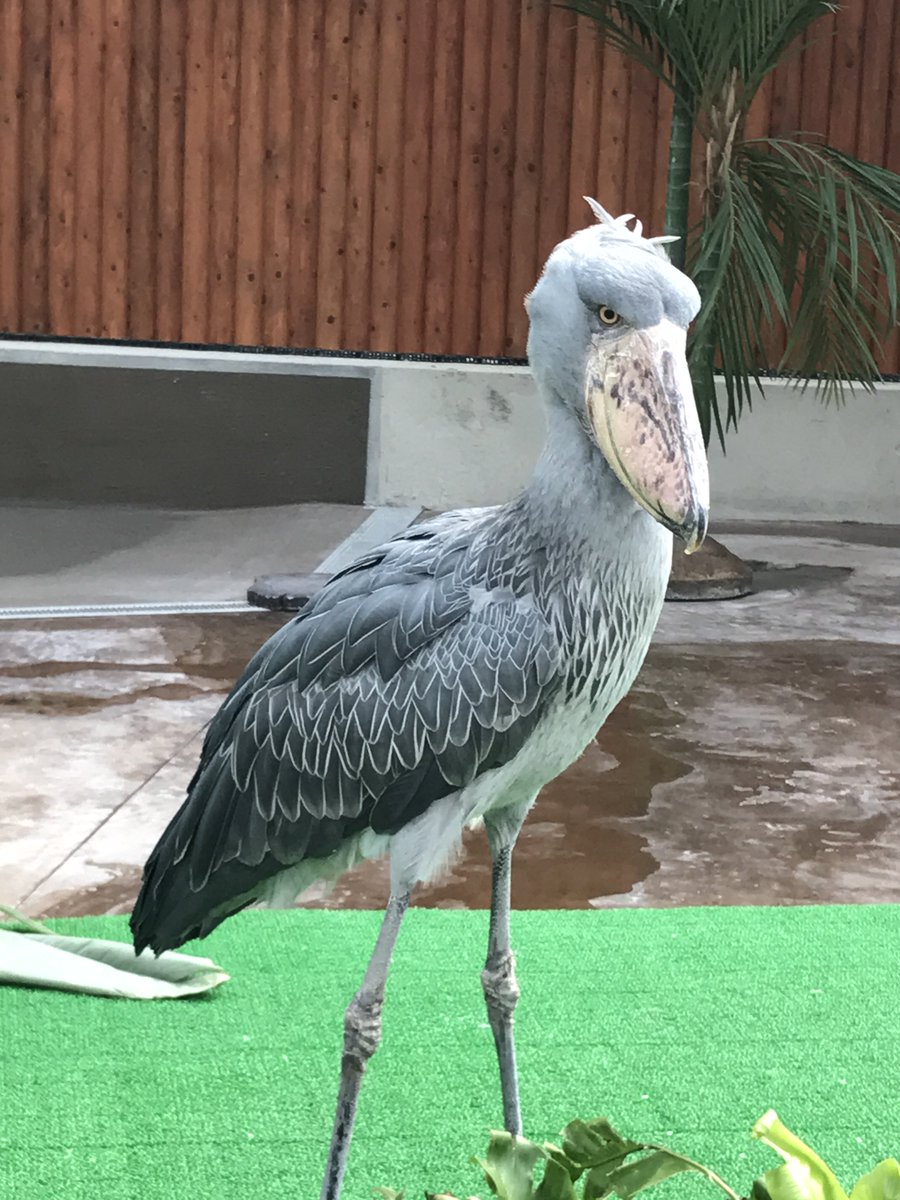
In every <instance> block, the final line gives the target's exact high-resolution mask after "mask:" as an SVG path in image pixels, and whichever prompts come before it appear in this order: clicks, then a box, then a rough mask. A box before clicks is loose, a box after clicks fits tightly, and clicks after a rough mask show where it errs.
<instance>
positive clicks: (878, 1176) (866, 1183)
mask: <svg viewBox="0 0 900 1200" xmlns="http://www.w3.org/2000/svg"><path fill="white" fill-rule="evenodd" d="M850 1200H900V1163H898V1162H897V1160H896V1158H886V1159H885V1160H884V1162H880V1163H879V1164H878V1166H877V1167H876V1168H875V1170H874V1171H870V1172H869V1173H868V1175H863V1177H862V1178H861V1179H858V1180H857V1181H856V1184H855V1185H854V1188H853V1191H852V1192H851V1193H850Z"/></svg>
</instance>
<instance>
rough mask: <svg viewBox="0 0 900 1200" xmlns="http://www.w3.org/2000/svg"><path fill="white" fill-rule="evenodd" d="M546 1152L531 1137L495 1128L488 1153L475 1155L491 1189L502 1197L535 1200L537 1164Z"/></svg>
mask: <svg viewBox="0 0 900 1200" xmlns="http://www.w3.org/2000/svg"><path fill="white" fill-rule="evenodd" d="M543 1157H544V1151H543V1150H542V1149H541V1147H540V1146H538V1145H537V1144H536V1143H535V1142H530V1141H528V1139H527V1138H523V1137H516V1135H515V1134H513V1133H505V1132H502V1131H501V1130H497V1129H493V1130H491V1140H490V1142H489V1144H488V1149H487V1154H486V1156H485V1157H484V1158H483V1159H481V1158H474V1159H473V1160H472V1161H473V1162H477V1163H478V1165H479V1166H480V1167H481V1169H482V1171H484V1177H485V1179H486V1180H487V1182H488V1184H489V1185H490V1188H491V1191H492V1192H493V1193H494V1195H495V1196H499V1197H501V1200H533V1197H534V1167H535V1164H536V1163H537V1162H538V1161H539V1160H540V1159H541V1158H543Z"/></svg>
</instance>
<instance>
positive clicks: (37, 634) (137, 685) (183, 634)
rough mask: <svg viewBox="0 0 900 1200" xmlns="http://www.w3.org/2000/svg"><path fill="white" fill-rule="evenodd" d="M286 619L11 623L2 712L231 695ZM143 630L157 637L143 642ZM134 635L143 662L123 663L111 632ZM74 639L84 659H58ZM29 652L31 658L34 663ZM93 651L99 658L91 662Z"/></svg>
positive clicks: (1, 672) (75, 710)
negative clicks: (60, 647)
mask: <svg viewBox="0 0 900 1200" xmlns="http://www.w3.org/2000/svg"><path fill="white" fill-rule="evenodd" d="M284 620H285V617H284V616H283V615H281V614H275V615H273V614H270V613H262V612H261V613H259V614H256V613H250V614H246V615H244V614H242V615H241V617H240V618H235V617H234V616H233V615H229V614H216V613H201V614H196V615H172V616H158V617H153V618H152V619H150V620H149V621H148V620H147V619H146V618H134V617H112V618H110V617H98V618H78V619H76V618H66V619H64V620H59V621H53V622H52V623H51V622H40V623H39V622H24V621H22V622H19V621H10V622H8V623H6V624H5V625H4V626H3V627H2V628H0V648H7V649H12V650H14V651H15V653H14V654H10V655H9V657H10V658H14V659H16V660H18V661H8V662H6V663H5V665H4V666H3V667H2V668H0V676H2V678H0V711H2V710H3V709H6V710H14V711H18V712H27V713H34V714H46V715H48V716H52V715H60V716H63V715H74V714H82V713H89V712H94V711H97V710H99V709H102V708H107V707H108V706H109V705H112V704H129V703H132V702H134V701H136V700H139V699H144V698H149V697H155V698H157V699H161V700H187V699H190V698H192V697H193V696H196V695H198V694H201V693H205V692H211V691H212V692H215V691H222V692H225V691H227V690H228V689H229V688H230V687H231V685H232V683H233V682H234V680H235V679H236V678H237V676H238V675H239V674H240V673H241V671H242V670H243V669H244V666H245V665H246V663H247V661H248V659H249V658H250V657H251V656H252V654H253V653H254V651H255V650H256V649H257V648H258V647H259V646H260V645H261V644H262V643H263V642H264V641H265V640H266V638H268V637H270V636H271V635H272V634H273V633H274V632H275V631H276V629H278V628H279V627H280V626H281V625H282V624H283V623H284ZM142 626H143V627H144V628H145V629H147V630H149V631H150V632H151V635H152V636H151V637H149V638H145V639H141V638H140V633H141V631H142ZM111 630H112V631H118V630H128V631H130V632H131V633H133V634H134V636H135V640H136V641H143V642H144V643H146V644H144V645H143V646H142V651H141V653H140V654H139V655H136V660H137V661H125V662H123V661H121V655H122V650H121V645H120V643H119V642H117V641H115V640H112V644H111V639H110V631H111ZM71 632H74V633H75V634H76V636H77V639H78V643H79V654H80V657H78V658H75V657H73V658H65V659H55V658H54V657H52V654H53V647H54V645H55V644H58V643H60V642H63V643H65V644H66V646H67V648H68V645H69V643H70V642H71V636H69V637H66V635H67V634H71ZM29 649H31V651H32V653H31V656H30V660H29V661H21V660H22V659H23V658H25V659H28V658H29ZM92 652H93V655H92Z"/></svg>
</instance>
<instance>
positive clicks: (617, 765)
mask: <svg viewBox="0 0 900 1200" xmlns="http://www.w3.org/2000/svg"><path fill="white" fill-rule="evenodd" d="M813 535H814V536H813ZM725 540H726V542H727V544H728V545H729V546H730V548H731V549H733V550H734V551H735V552H736V553H739V554H740V555H741V556H742V557H744V558H745V559H754V560H756V561H757V562H760V563H766V564H768V565H767V566H765V567H763V568H761V570H760V572H759V575H758V579H759V590H758V591H757V593H756V594H755V595H751V596H748V597H746V599H744V600H738V601H726V602H719V603H715V604H700V603H691V604H669V605H667V606H666V608H665V611H664V615H663V619H662V621H661V623H660V628H659V631H658V634H657V637H656V639H655V641H654V645H653V647H652V648H651V651H650V654H649V656H648V658H647V661H646V663H645V666H644V669H643V671H642V673H641V675H640V677H639V679H638V681H637V683H636V685H635V687H634V688H633V689H632V692H631V694H630V695H629V696H628V697H627V698H626V700H625V701H624V702H623V703H622V704H621V705H620V706H619V708H618V710H617V711H616V712H615V713H614V714H613V715H612V716H611V718H610V719H609V721H608V722H607V724H606V726H605V727H604V729H603V730H601V732H600V734H599V735H598V738H597V740H596V742H595V743H594V744H592V745H591V746H590V747H589V749H588V750H587V752H586V753H585V754H584V756H583V757H582V758H581V759H580V760H579V761H578V762H577V763H575V764H574V765H573V766H572V767H571V768H570V769H569V770H568V771H567V772H566V773H565V774H564V775H563V776H562V777H560V779H558V780H556V781H555V782H554V783H553V784H552V785H550V786H549V787H548V788H546V789H545V791H544V793H543V794H542V796H541V797H540V799H539V801H538V803H537V805H536V807H535V808H534V810H533V811H532V814H531V816H530V817H529V820H528V822H527V823H526V826H525V828H524V830H523V833H522V836H521V838H520V841H519V845H518V847H517V851H516V856H515V867H514V883H513V899H514V903H515V905H516V906H517V907H546V908H580V907H586V906H591V905H592V906H600V907H602V906H613V905H615V906H622V905H648V906H666V905H681V904H729V903H738V904H762V903H776V904H778V903H836V902H854V901H893V902H897V901H900V738H898V736H897V732H896V725H897V713H898V711H900V620H898V616H900V608H898V597H900V554H898V550H897V546H898V544H900V536H898V531H896V530H895V531H893V532H891V531H888V533H887V534H885V532H884V527H881V530H880V531H879V536H878V537H877V538H869V539H860V538H858V537H855V536H853V534H851V535H850V536H848V537H843V536H842V527H840V526H835V527H818V526H817V527H816V528H815V530H812V531H806V532H804V531H803V530H798V529H797V528H796V527H783V526H782V527H779V528H778V529H777V530H776V529H773V530H772V531H771V532H767V531H766V530H764V529H763V530H759V529H756V528H755V529H754V530H753V531H752V532H750V533H746V532H744V533H742V532H741V531H740V530H737V531H729V534H728V537H727V538H726V539H725ZM281 620H282V618H280V617H278V616H276V615H273V614H268V613H259V614H255V613H252V614H229V615H203V616H198V615H191V616H157V617H117V618H103V619H98V618H90V619H67V620H64V621H34V622H26V621H10V622H4V623H2V624H0V739H2V746H3V752H2V759H0V787H2V794H3V796H4V803H3V807H2V811H0V901H3V902H6V903H12V904H16V905H18V906H21V907H22V908H24V909H25V910H26V911H28V912H30V913H33V914H45V915H76V914H84V913H102V912H127V911H128V910H129V908H130V905H131V903H132V901H133V899H134V896H135V894H136V890H137V887H138V882H139V878H140V870H141V865H142V863H143V861H144V859H145V858H146V856H147V854H148V853H149V851H150V850H151V849H152V846H153V844H154V842H155V840H156V838H157V836H158V835H159V833H160V832H161V830H162V829H163V827H164V825H165V824H166V822H167V820H168V819H169V816H170V815H171V814H172V812H173V811H174V810H175V809H176V808H177V807H178V805H179V804H180V802H181V799H182V796H183V792H184V787H185V785H186V783H187V781H188V779H189V778H190V775H191V774H192V772H193V769H194V766H195V764H196V760H197V756H198V754H199V749H200V743H201V740H202V731H203V727H204V725H205V723H206V722H207V721H208V720H209V718H210V717H211V716H212V714H213V713H214V712H215V710H216V708H217V707H218V705H219V704H220V703H221V700H222V698H223V696H224V694H225V692H226V691H227V689H228V688H229V686H230V685H231V683H232V682H233V680H234V678H235V677H236V676H237V674H238V673H239V672H240V670H241V669H242V667H243V666H244V664H245V662H246V661H247V659H248V658H249V657H250V655H251V654H252V653H253V651H254V650H255V649H256V648H257V646H258V645H259V644H260V643H261V642H262V641H263V640H264V639H265V638H266V637H267V636H268V635H269V634H270V633H271V632H273V631H274V630H275V629H276V628H277V627H278V625H279V624H280V622H281ZM387 880H388V871H387V864H386V863H383V862H373V863H366V864H363V865H362V866H361V867H359V868H358V869H356V870H355V871H353V872H351V873H349V874H348V875H347V876H345V877H344V878H343V879H342V880H341V881H340V882H339V883H338V885H337V886H336V888H335V889H334V890H333V891H332V892H331V894H330V895H328V896H324V895H321V894H317V893H316V892H315V890H313V891H312V892H310V893H308V894H307V896H306V897H305V898H304V901H303V902H304V903H306V904H309V905H327V906H338V907H341V906H343V907H374V906H380V905H381V904H382V903H383V902H384V900H385V898H386V895H387ZM489 885H490V870H489V860H488V856H487V851H486V846H485V842H484V837H483V834H481V833H478V832H475V833H472V834H470V835H468V837H467V844H466V850H465V853H464V855H463V857H462V858H461V859H460V860H459V862H457V863H456V864H455V865H454V867H453V868H452V870H451V871H450V873H449V874H448V875H447V877H446V878H445V879H444V880H443V881H441V882H439V883H437V884H435V885H433V886H431V887H429V888H427V889H422V891H421V893H420V895H419V896H418V897H417V900H418V902H419V903H422V904H431V905H440V906H443V907H460V906H466V907H469V906H471V907H482V906H485V905H486V904H487V903H488V901H489Z"/></svg>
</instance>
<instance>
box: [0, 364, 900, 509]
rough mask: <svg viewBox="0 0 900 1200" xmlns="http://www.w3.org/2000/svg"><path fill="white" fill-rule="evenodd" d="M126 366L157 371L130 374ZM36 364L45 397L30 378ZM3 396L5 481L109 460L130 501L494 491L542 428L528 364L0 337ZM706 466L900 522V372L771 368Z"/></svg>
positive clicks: (771, 504)
mask: <svg viewBox="0 0 900 1200" xmlns="http://www.w3.org/2000/svg"><path fill="white" fill-rule="evenodd" d="M76 366H77V367H78V368H81V369H83V370H77V371H74V372H73V371H71V370H70V369H69V368H72V367H76ZM107 369H110V370H108V371H107ZM125 370H128V371H135V370H137V371H143V372H144V373H145V379H146V382H141V383H137V382H135V383H128V384H127V385H126V383H125V377H124V375H123V374H122V372H123V371H125ZM34 372H38V374H37V375H35V374H33V373H34ZM40 372H45V373H46V380H47V382H48V383H50V384H52V387H51V389H50V394H51V396H52V400H53V403H52V404H50V406H49V407H47V405H46V404H45V405H44V406H43V408H42V407H40V406H36V405H35V396H36V394H37V393H36V392H34V391H32V390H31V385H32V382H39V380H40V374H39V373H40ZM60 372H62V374H60ZM198 372H201V373H202V372H206V373H207V378H206V380H202V379H199V378H197V373H198ZM26 375H27V378H26ZM244 376H249V377H250V378H248V379H246V381H245V380H244ZM277 377H280V379H279V378H277ZM79 380H81V381H84V382H87V381H88V380H90V381H92V382H95V381H100V382H103V383H104V386H103V389H102V391H103V393H104V397H105V398H101V396H100V394H99V393H98V392H97V391H96V389H93V390H91V389H88V390H87V391H86V390H85V389H84V387H81V395H80V396H79V388H78V387H70V386H69V381H72V382H73V383H74V382H77V381H79ZM154 380H156V382H155V383H154V382H153V381H154ZM161 380H165V381H166V387H165V393H166V394H164V395H163V398H164V403H160V395H161V393H160V386H159V381H161ZM15 381H18V383H17V385H16V387H13V388H12V389H11V388H10V382H15ZM63 381H65V383H64V382H63ZM107 381H108V382H109V383H111V384H112V383H116V382H117V381H118V383H117V388H116V389H114V390H113V392H112V393H110V391H109V389H108V388H107V387H106V386H105V384H106V382H107ZM195 381H196V382H195ZM269 389H274V390H273V391H271V392H270V390H269ZM39 390H40V389H39V388H38V391H39ZM276 392H277V402H276V401H275V395H276ZM367 392H368V402H367V396H366V393H367ZM226 395H227V401H226V400H225V397H226ZM267 396H271V400H270V401H269V402H268V403H267V402H266V397H267ZM0 404H2V411H3V412H4V418H5V427H6V437H5V446H4V450H3V452H2V454H0V458H2V459H3V461H2V462H0V470H2V477H3V479H4V490H5V491H6V494H7V495H16V496H20V497H23V496H26V495H27V496H33V497H36V498H39V499H54V498H59V497H60V496H61V495H63V493H62V492H61V491H60V488H59V485H58V480H56V479H55V478H54V472H57V471H59V470H62V471H63V473H64V474H65V472H66V471H68V472H69V473H70V474H71V475H72V476H73V478H72V481H71V486H72V487H82V488H83V487H85V486H87V485H88V484H90V487H91V489H93V492H92V498H94V499H100V498H103V496H104V495H105V493H104V492H103V480H104V472H112V473H113V476H114V478H115V479H116V480H118V483H117V485H116V486H115V487H113V489H112V498H115V499H119V500H121V499H123V494H122V490H123V488H124V489H125V490H126V491H127V487H128V486H129V484H130V483H133V482H134V480H135V479H138V478H141V477H144V479H145V482H147V476H148V475H150V476H152V478H151V481H150V482H149V483H147V487H149V489H150V491H149V492H147V495H149V494H150V493H151V492H152V495H153V498H154V499H156V500H157V501H158V499H159V495H160V493H161V492H163V493H166V494H168V495H175V494H177V493H178V491H179V488H180V487H183V481H184V478H185V476H186V474H187V473H189V472H190V471H191V470H193V471H194V472H195V482H196V484H197V489H198V491H197V494H196V495H193V496H192V497H191V498H189V499H187V500H174V501H172V503H182V504H189V503H192V504H198V503H206V502H208V503H210V504H212V505H219V504H247V503H293V502H297V501H301V500H337V499H340V500H343V501H358V500H359V499H363V498H364V500H365V502H366V503H367V504H369V505H373V506H381V505H399V506H403V507H412V508H435V509H442V508H452V507H465V506H470V505H480V504H496V503H499V502H502V501H504V500H507V499H509V498H510V497H511V496H513V495H514V494H515V493H516V491H517V490H518V489H519V488H521V486H522V485H523V484H524V482H525V481H526V479H527V478H528V475H529V473H530V471H531V468H532V465H533V463H534V460H535V458H536V456H537V454H538V452H539V450H540V446H541V442H542V439H543V414H542V412H541V406H540V402H539V400H538V397H537V394H536V390H535V386H534V383H533V380H532V378H531V374H530V372H529V371H528V368H527V367H524V366H510V365H496V366H492V365H485V364H477V363H471V364H470V363H459V364H448V363H444V362H436V363H421V362H393V361H385V360H383V359H364V358H341V357H328V356H318V355H301V354H296V355H295V354H254V353H249V352H246V351H228V350H186V349H180V348H166V347H140V346H135V347H132V346H104V345H99V346H98V345H93V344H79V343H47V342H27V341H7V342H3V341H0ZM54 406H55V408H54ZM54 412H55V413H56V416H54ZM366 413H368V427H367V429H366ZM10 418H14V419H13V420H11V419H10ZM223 418H224V420H223ZM98 422H99V423H98ZM117 422H118V424H117ZM217 422H219V423H218V424H217ZM117 431H118V432H117ZM211 433H212V434H213V435H215V436H211ZM106 435H110V436H106ZM98 438H99V442H98ZM117 438H118V439H119V441H118V443H117ZM57 443H59V444H58V446H57V451H58V453H52V452H51V451H52V450H53V447H54V445H56V444H57ZM123 446H124V447H126V449H127V453H125V452H124V451H123ZM48 447H49V449H48ZM192 447H193V450H192ZM63 450H65V453H63ZM251 450H252V453H251V452H250V451H251ZM23 455H24V459H23ZM29 456H30V458H29ZM363 456H364V457H365V462H364V463H363V461H362V457H363ZM6 460H8V461H6ZM251 460H252V462H251ZM28 461H30V462H31V463H32V467H31V468H29V466H28ZM123 464H124V467H123ZM235 464H237V465H238V466H239V467H240V469H235ZM134 465H136V467H137V475H135V476H132V475H131V474H130V472H131V471H132V469H133V466H134ZM710 469H711V475H712V493H713V518H714V521H716V520H753V519H758V520H783V521H803V520H821V521H859V522H870V523H881V522H886V523H897V522H900V384H898V383H886V384H882V385H880V386H879V387H878V388H877V389H876V390H875V392H873V393H867V392H863V391H857V392H856V393H855V394H853V395H850V396H849V397H848V399H847V400H846V402H845V403H844V404H842V405H835V404H831V405H829V406H825V405H823V404H822V403H821V402H820V401H819V400H818V399H817V398H816V396H815V392H814V390H813V389H812V388H810V389H808V390H807V391H806V392H803V391H800V390H799V389H796V388H793V387H791V386H790V385H788V384H787V383H785V382H784V381H779V380H773V381H771V382H769V383H767V384H766V395H765V398H764V399H759V400H757V401H756V403H755V404H754V408H753V411H752V413H748V414H746V416H745V417H744V419H743V421H742V423H741V427H740V430H739V432H738V433H737V434H735V435H732V436H731V437H729V439H728V450H727V454H726V455H723V454H722V452H721V451H720V450H719V448H718V447H717V446H716V445H714V446H713V447H712V449H711V452H710ZM29 470H31V471H32V475H33V476H35V473H36V477H35V478H33V479H32V481H31V483H30V484H29V478H28V475H29ZM123 470H124V476H123V474H122V473H123ZM116 472H118V474H116ZM363 474H364V476H365V486H364V489H363V480H362V476H363ZM176 484H177V485H178V486H175V485H176ZM135 486H136V484H135ZM98 487H99V488H100V492H99V493H98V492H97V490H96V489H97V488H98ZM29 488H30V489H31V490H29ZM23 489H24V490H23ZM70 490H71V489H70ZM108 490H109V489H107V491H108ZM145 491H146V489H145ZM204 492H205V498H204ZM257 492H258V493H259V498H258V499H248V498H247V497H248V495H253V496H256V493H257ZM63 498H67V499H68V498H70V496H69V494H68V493H65V495H64V496H63ZM134 499H135V501H136V502H142V501H144V502H145V497H144V492H141V491H140V489H139V488H138V491H137V493H136V494H135V496H134Z"/></svg>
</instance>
